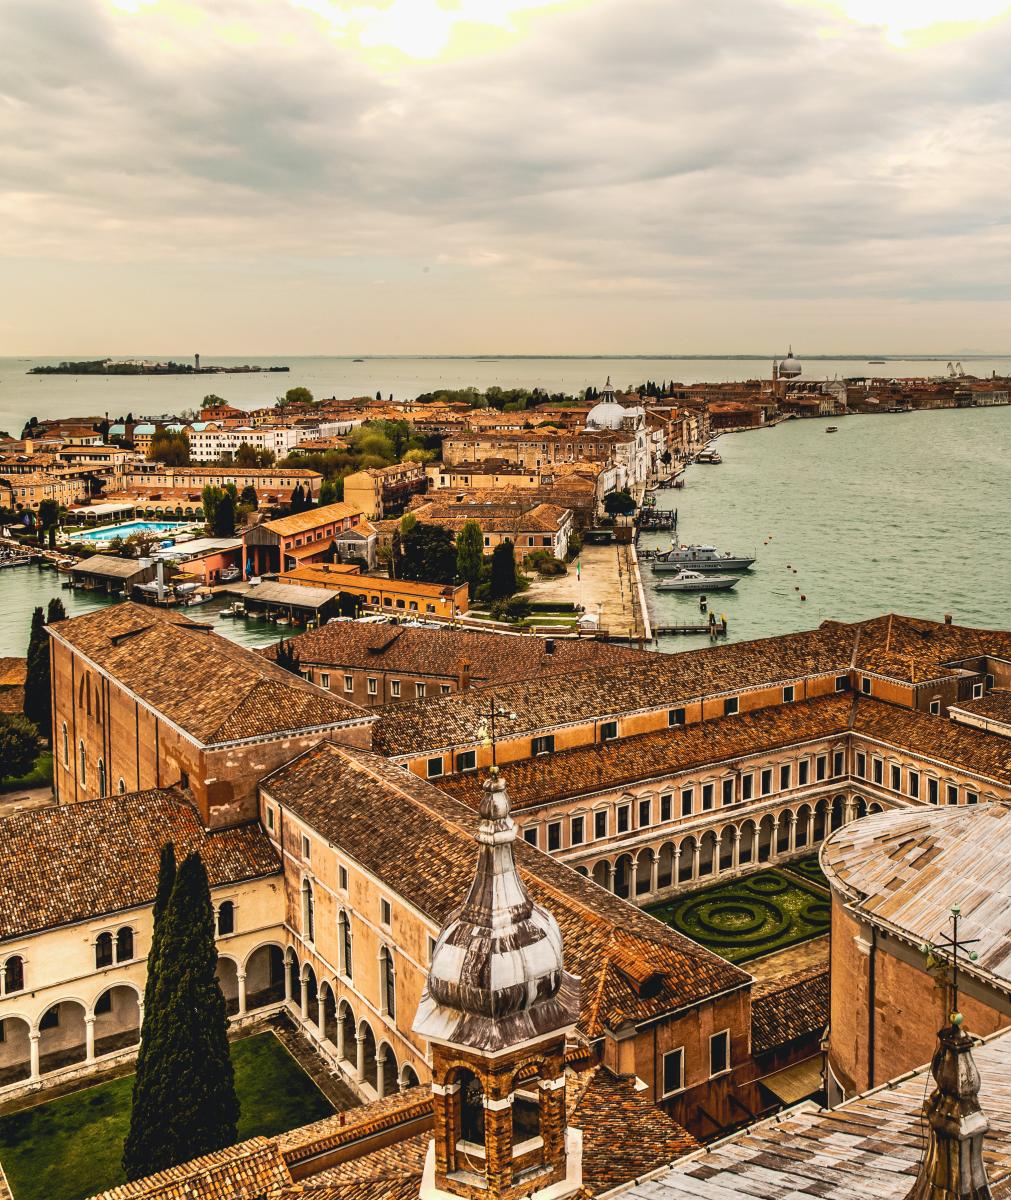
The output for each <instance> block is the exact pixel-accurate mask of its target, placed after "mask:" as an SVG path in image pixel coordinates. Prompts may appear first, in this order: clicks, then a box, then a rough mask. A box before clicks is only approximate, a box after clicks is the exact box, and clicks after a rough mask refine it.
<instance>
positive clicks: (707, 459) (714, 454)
mask: <svg viewBox="0 0 1011 1200" xmlns="http://www.w3.org/2000/svg"><path fill="white" fill-rule="evenodd" d="M695 461H696V462H697V463H703V464H706V465H708V466H713V467H715V466H718V465H719V464H720V463H721V462H723V459H722V457H721V456H720V454H719V452H718V451H716V450H703V451H702V453H701V454H698V455H696V457H695Z"/></svg>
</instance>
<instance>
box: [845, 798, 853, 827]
mask: <svg viewBox="0 0 1011 1200" xmlns="http://www.w3.org/2000/svg"><path fill="white" fill-rule="evenodd" d="M855 809H856V805H855V804H854V803H853V797H852V796H847V797H846V799H845V800H844V801H843V810H842V811H843V818H842V821H843V824H844V825H848V824H849V823H850V821H852V820H853V814H854V812H855Z"/></svg>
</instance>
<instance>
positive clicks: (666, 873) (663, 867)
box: [656, 842, 677, 891]
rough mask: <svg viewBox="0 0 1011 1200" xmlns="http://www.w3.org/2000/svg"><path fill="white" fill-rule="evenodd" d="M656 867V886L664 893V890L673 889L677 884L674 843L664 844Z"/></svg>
mask: <svg viewBox="0 0 1011 1200" xmlns="http://www.w3.org/2000/svg"><path fill="white" fill-rule="evenodd" d="M656 858H657V865H656V886H657V889H658V890H660V891H662V890H663V889H664V888H669V887H673V885H674V884H675V883H676V882H677V880H675V878H674V843H673V842H664V844H663V845H662V846H661V847H660V849H659V850H658V851H657V855H656Z"/></svg>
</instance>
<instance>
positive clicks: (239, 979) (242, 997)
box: [235, 971, 246, 1017]
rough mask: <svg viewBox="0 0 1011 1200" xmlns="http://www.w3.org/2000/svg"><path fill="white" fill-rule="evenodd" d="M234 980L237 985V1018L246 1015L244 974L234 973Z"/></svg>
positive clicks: (241, 972) (240, 972) (242, 972)
mask: <svg viewBox="0 0 1011 1200" xmlns="http://www.w3.org/2000/svg"><path fill="white" fill-rule="evenodd" d="M235 979H236V982H237V983H238V985H239V1016H240V1017H244V1016H245V1015H246V972H245V971H236V972H235Z"/></svg>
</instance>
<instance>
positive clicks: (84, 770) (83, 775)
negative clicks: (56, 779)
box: [77, 740, 88, 787]
mask: <svg viewBox="0 0 1011 1200" xmlns="http://www.w3.org/2000/svg"><path fill="white" fill-rule="evenodd" d="M77 754H78V757H79V758H80V770H79V771H78V776H79V778H80V781H81V787H87V784H88V760H87V758H86V757H85V754H84V741H83V740H82V741H80V742H78V743H77Z"/></svg>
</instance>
